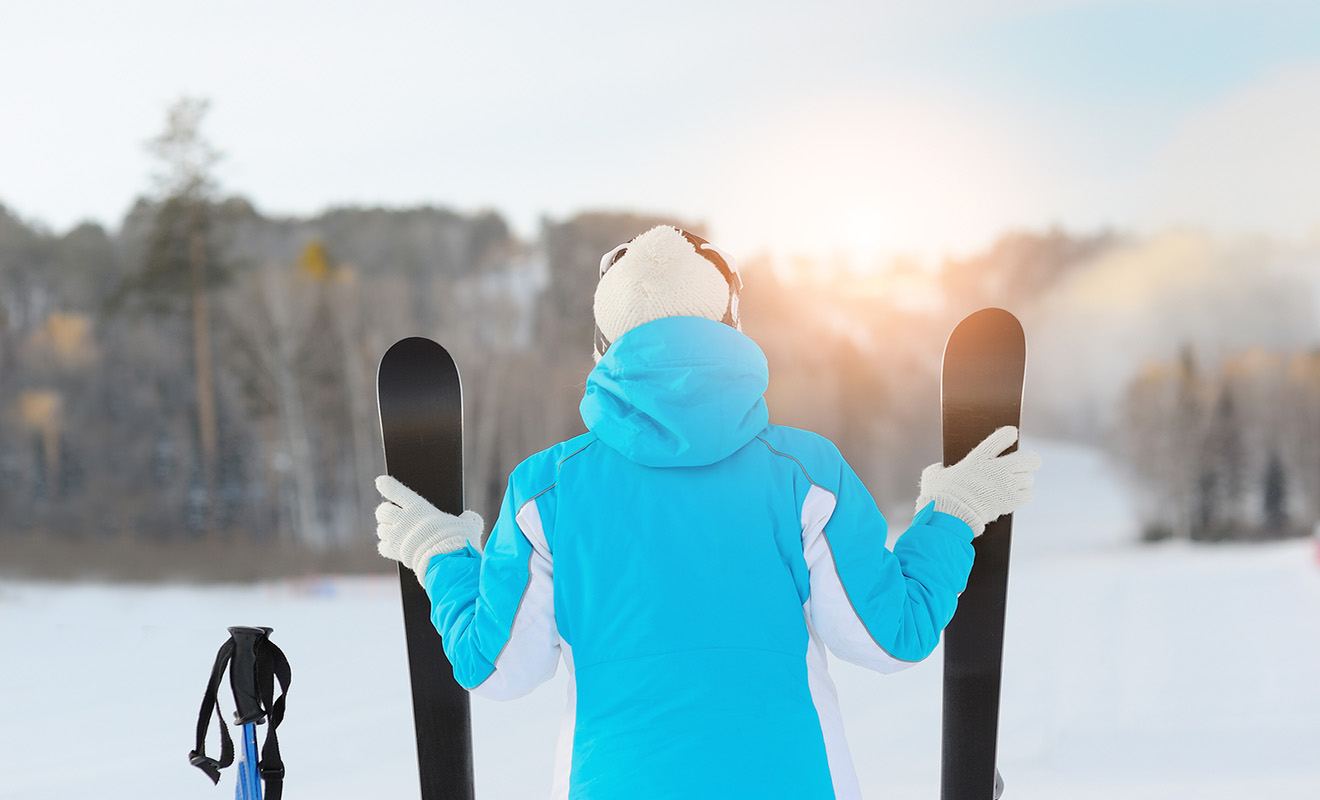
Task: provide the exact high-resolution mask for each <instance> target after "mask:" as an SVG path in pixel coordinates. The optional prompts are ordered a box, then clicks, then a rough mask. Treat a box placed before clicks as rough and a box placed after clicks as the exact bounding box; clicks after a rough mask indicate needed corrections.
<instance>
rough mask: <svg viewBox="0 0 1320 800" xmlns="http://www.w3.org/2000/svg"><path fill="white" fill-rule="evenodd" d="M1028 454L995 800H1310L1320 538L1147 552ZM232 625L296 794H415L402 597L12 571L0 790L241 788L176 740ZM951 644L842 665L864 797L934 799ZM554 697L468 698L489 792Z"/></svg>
mask: <svg viewBox="0 0 1320 800" xmlns="http://www.w3.org/2000/svg"><path fill="white" fill-rule="evenodd" d="M1027 444H1028V446H1031V447H1034V448H1035V449H1037V450H1039V451H1040V452H1041V454H1042V455H1043V456H1044V457H1045V462H1046V465H1045V467H1044V468H1043V469H1042V471H1041V473H1040V475H1039V478H1038V482H1037V488H1038V500H1037V502H1036V503H1035V504H1033V505H1032V506H1030V507H1029V508H1027V509H1024V510H1023V511H1022V512H1020V513H1019V515H1018V519H1017V521H1016V523H1015V532H1014V534H1015V541H1014V561H1013V566H1012V576H1011V584H1010V596H1009V621H1008V630H1007V634H1006V655H1005V665H1004V695H1003V713H1002V720H1001V730H1000V769H1001V771H1002V772H1003V775H1004V778H1005V781H1006V783H1007V787H1008V789H1007V792H1006V794H1005V798H1006V799H1007V800H1032V799H1033V798H1049V799H1050V800H1057V798H1070V799H1074V798H1075V799H1078V800H1086V798H1101V797H1104V798H1106V800H1108V799H1109V798H1113V797H1122V798H1125V800H1146V799H1147V798H1149V799H1151V800H1154V799H1155V798H1187V797H1196V798H1199V799H1200V800H1215V799H1216V798H1233V800H1240V798H1243V797H1268V798H1271V800H1287V799H1288V798H1299V799H1300V798H1308V800H1310V799H1312V798H1315V797H1320V756H1317V755H1316V752H1315V750H1316V746H1317V744H1320V565H1318V564H1317V560H1316V555H1315V545H1314V544H1313V543H1312V542H1309V541H1292V542H1283V543H1276V544H1266V545H1254V546H1219V547H1194V546H1190V545H1185V544H1166V545H1161V546H1156V547H1151V546H1140V545H1137V544H1135V542H1134V540H1135V532H1136V522H1135V520H1134V518H1133V515H1132V512H1131V509H1130V507H1129V506H1128V504H1127V501H1126V498H1125V495H1124V491H1123V487H1122V485H1121V483H1120V482H1119V481H1118V480H1117V478H1116V477H1115V476H1114V475H1113V474H1112V473H1111V471H1110V470H1109V469H1108V467H1107V466H1106V464H1105V463H1104V461H1103V460H1102V459H1101V458H1100V457H1099V456H1097V455H1096V454H1095V453H1094V452H1091V451H1089V450H1087V449H1085V448H1079V447H1076V446H1070V445H1062V444H1057V443H1050V442H1030V441H1028V442H1027ZM895 522H899V521H895ZM239 624H246V625H269V626H272V627H274V628H275V633H274V636H273V638H274V640H275V641H276V642H277V643H278V644H279V645H280V646H281V647H282V648H283V649H284V650H285V652H286V653H287V654H288V656H289V659H290V662H291V663H292V665H293V676H294V681H293V686H292V689H291V691H290V696H289V712H288V718H287V719H286V721H285V723H284V725H283V726H281V728H280V740H281V744H282V746H283V751H284V757H285V761H286V763H287V765H288V771H289V775H288V779H287V788H286V795H285V796H286V797H287V798H289V800H298V798H318V800H320V799H322V798H324V799H325V800H332V799H333V798H354V800H356V799H357V798H362V797H382V798H405V797H416V796H417V794H418V790H417V786H416V777H415V772H414V764H413V761H414V755H413V749H412V739H411V718H410V709H409V699H408V690H407V666H406V662H405V658H404V645H403V630H402V622H401V619H400V614H399V610H398V594H397V586H396V585H395V584H394V583H393V582H392V581H391V579H387V578H376V577H370V578H332V579H311V580H299V581H286V582H278V583H268V584H258V585H254V586H227V587H219V588H215V587H212V588H192V587H184V586H163V587H162V586H157V587H143V586H106V585H66V584H49V583H31V582H0V642H3V643H4V644H3V648H4V649H3V654H4V657H3V658H2V659H0V714H2V715H3V716H0V798H6V799H8V798H14V800H17V799H18V798H22V799H23V800H56V798H58V799H59V800H64V799H65V798H72V797H88V798H93V797H94V798H106V799H107V800H117V799H118V798H140V797H169V798H180V799H182V800H186V799H187V798H216V797H230V796H232V792H233V777H232V775H230V774H229V773H226V775H225V777H224V778H222V780H221V783H222V786H221V787H220V788H218V789H217V788H215V787H212V786H211V785H210V782H209V781H207V780H206V778H205V777H204V776H203V775H202V774H201V773H200V772H199V771H197V770H196V769H194V768H192V767H190V766H189V765H188V762H187V753H188V751H189V750H190V749H191V748H192V740H193V735H194V728H195V724H196V716H197V708H198V704H199V702H200V700H201V695H202V690H203V688H204V686H205V683H206V679H207V677H208V674H209V670H210V666H211V662H212V660H213V658H214V656H215V651H216V649H217V648H218V647H219V645H220V643H221V642H222V641H223V639H224V637H225V628H226V627H227V626H229V625H239ZM939 659H940V655H939V653H938V652H937V653H936V654H935V655H934V656H933V657H932V658H931V660H930V661H928V662H927V663H925V664H921V665H918V666H916V667H914V668H912V669H910V670H908V671H906V672H903V673H899V674H897V675H891V676H881V675H877V674H874V673H869V672H867V671H865V670H862V669H860V668H856V667H852V666H851V665H848V664H844V663H840V662H834V665H833V667H832V669H833V672H834V675H835V679H836V681H837V683H838V688H839V694H840V697H841V699H842V702H843V705H844V715H845V724H846V726H847V730H848V735H849V741H850V743H851V745H852V751H853V756H854V758H855V760H856V762H857V768H858V771H859V775H860V778H861V782H862V787H863V790H864V792H865V794H866V796H867V797H868V798H934V797H936V796H938V785H939V746H940V731H939V728H940V660H939ZM564 692H565V686H564V679H563V675H562V674H561V675H559V676H557V677H556V678H555V679H554V680H553V681H552V682H551V683H550V684H547V685H546V686H544V687H542V688H540V689H538V690H537V691H536V692H534V693H532V694H531V695H529V696H528V697H526V698H523V699H521V700H517V701H513V702H508V703H495V702H491V701H486V700H482V699H480V698H474V701H473V715H474V738H475V741H476V763H477V787H478V791H479V793H480V796H481V797H482V798H483V800H489V799H490V798H534V797H542V796H546V795H547V793H548V790H549V785H550V773H551V769H552V760H553V756H554V743H555V742H554V740H555V734H556V732H557V730H558V726H559V718H560V715H561V713H562V711H563V704H564ZM226 713H227V712H226ZM208 749H209V750H211V751H212V752H218V749H219V748H218V743H217V742H216V738H215V734H214V732H212V739H211V744H210V745H209V747H208Z"/></svg>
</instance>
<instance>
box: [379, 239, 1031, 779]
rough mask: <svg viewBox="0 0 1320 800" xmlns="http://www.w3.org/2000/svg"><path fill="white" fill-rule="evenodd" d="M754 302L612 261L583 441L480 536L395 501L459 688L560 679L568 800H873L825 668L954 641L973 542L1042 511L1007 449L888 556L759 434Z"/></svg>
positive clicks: (779, 430) (628, 254) (937, 484)
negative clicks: (946, 635) (1024, 513)
mask: <svg viewBox="0 0 1320 800" xmlns="http://www.w3.org/2000/svg"><path fill="white" fill-rule="evenodd" d="M741 288H742V279H741V277H740V276H739V274H738V271H737V268H736V266H735V264H734V262H733V260H732V259H731V258H730V257H729V256H727V255H725V254H724V253H723V252H721V251H720V250H718V249H717V248H715V247H714V246H713V245H711V244H709V243H708V242H706V241H705V240H704V239H702V238H700V237H698V236H695V235H693V234H691V233H688V232H686V231H683V230H680V229H677V228H672V227H666V226H661V227H657V228H653V229H651V230H650V231H647V232H646V233H643V234H642V235H640V236H638V237H637V238H635V239H633V240H632V241H630V242H628V243H626V244H623V245H620V246H619V247H617V248H615V249H614V250H612V251H611V252H610V253H607V254H606V255H605V257H604V258H603V259H602V260H601V276H600V281H599V283H598V285H597V289H596V293H595V304H594V312H595V319H596V325H597V330H596V342H595V345H596V347H595V357H596V360H597V364H596V367H595V369H593V370H592V372H591V373H590V375H589V376H588V378H587V385H586V391H585V394H584V397H583V399H582V403H581V413H582V419H583V421H584V422H585V423H586V426H587V429H588V431H589V432H588V433H586V434H583V435H581V436H578V437H576V438H573V439H570V440H568V441H566V442H562V443H560V444H558V445H555V446H554V447H551V448H549V449H547V450H545V451H543V452H541V453H538V454H536V455H533V456H532V457H530V458H528V459H527V460H526V461H524V462H523V463H522V464H520V465H518V467H517V468H516V469H514V471H513V473H512V475H511V476H510V478H509V484H508V489H507V492H506V494H505V497H504V501H503V506H502V508H501V510H500V512H499V518H498V519H497V520H496V522H495V524H494V527H493V529H492V531H491V534H490V537H489V539H488V540H487V542H486V544H485V548H484V552H483V551H480V550H478V543H480V542H481V536H482V532H483V522H482V520H481V518H480V517H479V516H478V515H477V514H476V513H475V512H472V511H466V512H464V513H463V514H462V515H459V516H454V515H450V514H446V513H443V512H441V511H439V510H437V509H436V508H434V507H433V506H431V505H430V504H429V503H427V502H426V501H425V500H423V499H422V498H421V497H419V496H418V495H417V494H415V493H414V492H413V491H411V490H410V489H408V488H407V487H406V486H404V485H402V484H401V483H399V482H398V481H397V480H395V479H393V478H391V477H389V476H381V477H380V478H378V479H377V481H376V486H377V488H378V489H379V490H380V492H381V494H382V495H383V496H384V498H385V502H383V503H382V504H381V505H380V506H379V508H378V509H377V511H376V518H377V521H378V528H377V534H378V536H379V538H380V552H381V553H382V554H383V555H385V556H387V557H389V558H393V559H396V560H399V561H402V562H403V563H404V564H405V565H407V566H410V567H411V568H412V569H413V570H414V571H415V572H416V574H417V576H418V578H419V579H420V580H421V581H422V584H423V586H425V588H426V592H427V594H428V596H429V597H430V599H431V604H432V615H431V618H432V621H433V622H434V624H435V626H436V628H437V630H439V632H440V635H441V637H442V638H443V642H444V649H445V653H446V654H447V655H448V656H449V659H450V661H451V663H452V664H453V667H454V674H455V678H456V679H457V680H458V682H459V683H460V684H461V685H463V686H464V687H467V688H469V689H471V690H472V691H473V692H475V693H477V694H480V695H483V696H487V697H492V698H496V699H505V698H513V697H518V696H521V695H523V694H526V693H527V692H529V691H531V690H532V689H533V688H534V687H536V686H537V685H539V684H541V683H542V682H544V681H546V680H547V679H549V678H550V677H551V676H552V675H553V674H554V673H555V670H556V667H557V664H558V661H559V659H560V658H561V657H562V658H563V660H564V662H565V665H566V667H567V669H568V672H569V675H570V689H569V703H568V709H567V712H566V714H565V718H564V722H563V728H562V731H561V735H560V741H559V747H558V758H557V765H556V773H555V780H554V787H553V796H554V797H556V798H598V799H599V798H605V799H609V798H633V799H634V800H636V799H638V798H642V799H643V800H644V799H645V798H695V799H698V800H699V799H700V798H729V797H756V798H769V797H784V798H789V797H791V798H797V799H799V800H809V799H811V798H855V797H859V796H860V795H859V790H858V785H857V779H856V776H855V775H854V771H853V765H852V761H851V758H850V756H849V753H848V749H847V744H846V742H845V741H844V736H843V725H842V721H841V717H840V714H839V706H838V701H837V697H836V695H835V690H834V686H833V683H832V682H831V680H830V678H829V675H828V673H827V671H826V660H825V647H827V646H828V647H829V648H830V650H831V651H832V652H833V653H834V654H835V655H836V656H838V657H840V658H843V659H846V660H848V661H851V662H854V663H857V664H861V665H864V666H866V667H870V668H872V669H875V670H877V671H879V672H893V671H896V670H899V669H903V668H905V667H908V666H911V665H912V664H914V663H916V662H919V661H921V660H922V659H924V658H925V657H926V656H927V655H929V654H930V652H931V651H932V650H933V649H934V648H935V645H936V644H937V642H938V641H939V637H940V631H941V630H942V629H943V628H944V626H945V624H946V623H948V621H949V619H950V618H951V617H952V616H953V612H954V608H955V606H956V603H957V598H958V594H959V593H960V592H961V591H962V590H963V588H964V587H965V585H966V580H967V575H968V572H969V570H970V569H971V565H972V559H973V552H974V551H973V549H972V546H971V540H972V538H973V536H975V535H976V534H979V533H980V532H981V531H982V530H983V529H984V526H985V524H986V523H987V522H989V521H992V520H994V519H996V518H997V517H999V516H1000V515H1002V514H1006V513H1010V512H1012V511H1013V510H1015V509H1017V508H1019V507H1020V506H1022V505H1023V504H1025V503H1026V502H1028V501H1029V500H1030V498H1031V482H1032V473H1033V471H1034V470H1035V469H1036V468H1037V466H1038V465H1039V458H1038V457H1037V456H1036V455H1035V454H1034V453H1030V452H1026V451H1018V452H1015V453H1011V454H1007V455H1002V454H1003V453H1004V451H1005V450H1007V449H1008V448H1009V447H1010V446H1011V445H1012V444H1013V443H1014V442H1015V441H1016V440H1017V431H1016V429H1014V428H1001V429H999V430H998V431H996V432H995V433H994V434H992V435H991V436H989V437H988V438H987V439H986V440H985V441H984V442H983V443H982V444H981V445H980V446H978V447H977V448H976V449H975V450H974V451H973V452H972V453H971V454H970V455H968V456H967V458H966V459H964V460H963V461H961V462H959V463H958V464H956V465H954V466H950V467H944V466H941V465H938V464H936V465H932V466H930V467H928V468H926V470H924V471H923V472H922V475H921V482H920V492H919V496H918V499H917V504H916V507H917V513H916V516H915V518H914V519H913V522H912V525H911V527H910V528H909V529H908V530H907V531H906V532H905V533H904V534H903V535H902V536H901V537H900V538H899V539H898V541H897V543H896V544H895V546H894V549H893V550H892V551H890V550H889V549H887V548H886V523H885V520H884V518H883V517H882V516H881V514H880V512H879V510H878V509H877V507H876V504H875V502H874V500H873V499H872V498H871V496H870V494H869V493H868V492H867V490H866V488H865V487H864V486H863V484H862V482H861V480H860V479H859V478H858V477H857V475H856V474H855V473H854V472H853V470H852V469H851V468H850V467H849V466H848V464H847V463H845V461H844V459H843V458H842V456H841V455H840V454H839V451H838V449H837V448H836V447H835V446H834V445H833V444H831V443H830V442H829V441H828V440H827V439H825V438H823V437H821V436H819V435H816V434H813V433H809V432H807V431H802V430H797V429H793V428H786V427H780V426H776V425H773V424H770V422H769V419H768V415H767V411H766V404H765V401H764V399H763V397H762V395H763V393H764V392H765V389H766V386H767V381H768V372H767V367H766V360H765V356H764V354H763V353H762V352H761V350H760V348H759V347H757V345H756V344H755V343H754V342H753V341H752V340H751V339H749V338H748V337H747V336H745V335H743V334H742V332H741V330H740V324H739V315H738V298H739V292H740V290H741Z"/></svg>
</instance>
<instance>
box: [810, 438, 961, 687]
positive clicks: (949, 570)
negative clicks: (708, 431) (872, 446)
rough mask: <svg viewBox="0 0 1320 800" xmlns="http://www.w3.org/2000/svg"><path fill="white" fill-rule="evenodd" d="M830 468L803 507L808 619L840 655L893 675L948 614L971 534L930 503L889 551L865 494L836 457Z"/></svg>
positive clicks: (926, 647) (933, 637) (928, 645)
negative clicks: (809, 589) (808, 588)
mask: <svg viewBox="0 0 1320 800" xmlns="http://www.w3.org/2000/svg"><path fill="white" fill-rule="evenodd" d="M837 464H838V467H837V473H835V474H826V475H823V476H822V477H823V478H825V479H826V483H825V485H821V484H815V483H813V484H812V486H811V488H810V490H809V491H808V493H807V497H806V500H805V502H804V503H803V507H802V545H803V554H804V556H805V558H806V561H807V568H808V571H809V573H810V587H811V591H810V600H809V603H808V607H809V615H810V618H811V622H812V625H813V627H814V628H815V630H816V631H817V633H819V634H820V637H821V639H822V640H823V641H824V642H825V644H826V645H827V646H828V647H829V648H830V650H831V651H833V653H834V654H835V655H836V656H838V657H839V658H842V659H844V660H845V661H850V662H852V663H854V664H860V665H862V666H864V667H868V668H871V669H874V670H877V671H879V672H896V671H898V670H901V669H904V668H906V667H909V666H911V665H912V664H914V663H916V662H918V661H921V660H922V659H924V658H925V657H926V656H928V655H930V653H931V651H933V650H934V649H935V646H936V645H937V644H938V643H939V639H940V633H941V631H943V630H944V626H945V625H947V624H948V622H949V620H950V619H952V618H953V612H954V609H955V608H956V607H957V603H958V595H959V594H960V593H961V592H962V591H963V589H965V588H966V586H967V575H968V573H969V572H970V571H971V568H972V559H973V555H974V551H973V549H972V544H971V542H972V530H971V528H970V527H969V526H968V525H967V523H965V522H963V521H962V520H960V519H958V518H957V517H953V516H950V515H948V514H944V513H940V512H937V511H935V509H934V504H931V505H929V506H927V507H926V508H924V509H922V510H921V511H920V512H919V513H918V514H917V516H916V517H915V518H914V519H913V521H912V525H911V527H909V528H908V530H907V531H906V532H905V533H903V535H902V536H900V537H899V539H898V541H897V543H896V544H895V545H894V549H893V550H892V551H890V550H889V549H888V548H887V547H886V530H887V525H886V523H885V519H884V517H883V516H882V515H881V514H880V510H879V509H878V508H877V507H876V505H875V501H874V500H873V499H872V498H871V495H870V492H868V491H867V490H866V487H865V486H864V485H863V484H862V482H861V479H860V478H858V477H857V475H856V473H854V472H853V470H852V468H851V467H849V466H848V464H847V463H846V462H844V461H843V459H842V457H841V456H840V457H839V458H838V462H837ZM831 472H832V470H831ZM831 479H832V480H831Z"/></svg>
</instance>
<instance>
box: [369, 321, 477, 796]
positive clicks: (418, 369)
mask: <svg viewBox="0 0 1320 800" xmlns="http://www.w3.org/2000/svg"><path fill="white" fill-rule="evenodd" d="M376 396H377V401H378V403H379V406H380V427H381V433H382V435H383V438H384V442H385V465H386V469H387V470H388V471H389V474H390V475H393V476H394V477H395V478H397V479H398V480H399V481H400V482H401V483H403V484H404V485H405V486H407V487H409V488H410V489H412V490H413V491H415V492H417V493H418V494H420V495H421V496H422V497H424V498H426V499H427V500H428V501H430V503H431V504H432V505H434V506H435V507H436V508H439V509H440V510H441V511H446V512H448V513H451V514H461V513H462V512H463V392H462V386H461V384H460V382H459V377H458V368H457V367H456V366H455V365H454V360H453V359H452V358H451V357H450V356H449V353H447V352H445V349H444V348H443V347H441V346H440V345H438V344H436V343H435V342H432V341H430V340H429V339H422V338H417V337H414V338H410V339H402V340H400V341H398V342H396V343H395V344H394V345H393V346H392V347H390V349H389V350H388V351H386V353H385V355H384V356H383V357H382V358H381V360H380V370H379V371H378V372H377V374H376ZM399 586H400V588H401V590H402V594H403V624H404V631H405V635H406V638H407V642H408V669H409V671H410V673H411V680H412V699H413V722H414V724H415V726H416V729H417V762H418V772H419V774H420V777H421V786H422V800H472V797H473V794H474V789H473V778H472V715H471V706H470V701H469V697H468V693H467V690H466V689H464V688H463V687H461V686H459V685H458V683H457V681H455V680H454V670H453V667H451V666H450V664H449V660H448V659H446V658H445V654H444V650H443V649H442V648H441V643H440V635H439V634H438V633H437V632H436V630H435V627H434V626H433V625H432V624H431V603H430V601H429V600H428V599H427V597H426V592H425V590H423V589H422V586H421V584H420V583H418V582H417V578H416V577H415V576H414V575H413V572H412V570H411V569H409V568H408V567H405V566H404V565H403V564H400V565H399Z"/></svg>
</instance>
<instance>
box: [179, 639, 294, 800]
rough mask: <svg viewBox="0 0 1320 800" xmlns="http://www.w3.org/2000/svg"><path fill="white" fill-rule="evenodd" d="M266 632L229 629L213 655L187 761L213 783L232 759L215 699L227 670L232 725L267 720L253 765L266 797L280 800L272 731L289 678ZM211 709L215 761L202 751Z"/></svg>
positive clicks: (277, 751)
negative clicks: (215, 725) (216, 734)
mask: <svg viewBox="0 0 1320 800" xmlns="http://www.w3.org/2000/svg"><path fill="white" fill-rule="evenodd" d="M270 631H271V629H270V628H245V627H233V628H230V629H229V640H228V641H226V642H225V643H224V644H223V645H222V646H221V647H220V651H219V652H218V653H216V657H215V665H214V666H213V667H212V668H211V679H210V681H209V682H208V683H207V685H206V693H205V694H204V695H203V696H202V707H201V711H200V712H199V713H198V715H197V746H196V749H194V750H193V751H192V752H190V753H189V754H188V761H189V763H190V764H192V765H193V766H195V767H197V768H198V769H200V770H201V771H202V772H204V773H206V776H207V777H208V778H210V779H211V781H212V782H213V783H219V782H220V770H222V769H224V768H225V767H228V766H229V765H231V764H233V763H234V743H233V740H232V739H231V738H230V736H229V729H228V726H226V725H225V721H224V717H223V716H222V715H221V713H220V704H219V701H218V698H217V695H218V693H219V689H220V681H221V680H222V679H223V678H224V674H225V669H226V668H229V683H230V687H231V688H232V689H233V692H234V706H235V710H234V723H235V724H236V725H240V726H241V725H246V724H249V723H253V724H259V723H261V722H262V721H267V720H268V721H269V724H270V727H269V728H268V729H267V731H266V741H265V743H264V744H263V745H262V748H261V760H260V762H258V763H257V765H256V767H257V770H258V772H259V773H260V774H261V777H262V779H263V780H264V781H265V783H266V800H280V795H281V794H282V793H283V789H284V761H283V760H282V759H281V757H280V741H279V738H278V737H277V736H276V733H275V729H276V728H277V727H279V724H280V722H282V721H283V720H284V707H285V701H284V698H285V695H286V694H287V692H288V690H289V683H290V680H291V677H292V676H291V673H290V670H289V660H288V658H286V657H285V655H284V652H283V651H282V650H280V649H279V648H278V647H276V646H275V644H274V643H273V642H271V641H270V639H269V638H267V637H268V636H269V634H270ZM277 681H278V683H279V686H280V696H279V697H278V698H276V697H275V683H276V682H277ZM213 712H214V714H215V717H216V719H218V720H219V723H220V758H219V759H214V758H211V757H209V756H207V755H206V733H207V729H208V728H209V727H210V724H211V714H212V713H213Z"/></svg>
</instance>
